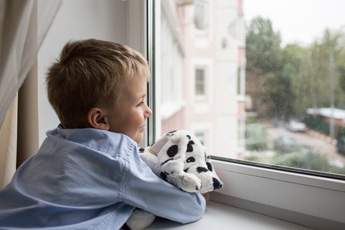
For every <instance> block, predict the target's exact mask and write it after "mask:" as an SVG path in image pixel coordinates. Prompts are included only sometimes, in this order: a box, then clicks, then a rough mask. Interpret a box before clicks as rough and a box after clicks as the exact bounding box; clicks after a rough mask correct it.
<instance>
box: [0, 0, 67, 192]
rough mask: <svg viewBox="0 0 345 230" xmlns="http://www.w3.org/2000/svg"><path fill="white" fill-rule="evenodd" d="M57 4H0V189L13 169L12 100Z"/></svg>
mask: <svg viewBox="0 0 345 230" xmlns="http://www.w3.org/2000/svg"><path fill="white" fill-rule="evenodd" d="M60 4H61V0H0V127H1V131H0V132H1V135H0V138H1V140H0V144H1V148H0V188H1V187H2V185H3V184H6V183H7V182H8V178H10V177H12V174H13V169H15V167H16V160H15V159H16V154H17V153H16V149H17V148H16V146H17V143H16V137H17V122H16V119H17V106H16V104H17V103H16V99H14V98H15V96H16V94H17V92H18V89H19V88H20V87H21V85H22V84H23V82H24V80H25V78H26V76H27V74H28V72H29V70H30V68H31V66H32V65H33V63H34V62H35V61H36V59H37V53H38V50H39V48H40V46H41V44H42V42H43V39H44V37H45V35H46V34H47V32H48V29H49V28H50V26H51V24H52V22H53V20H54V17H55V15H56V13H57V11H58V9H59V6H60ZM12 102H13V104H12V107H11V109H10V110H9V108H10V106H11V103H12ZM7 111H9V112H7ZM6 113H7V117H6V124H5V122H4V119H5V116H6ZM2 126H3V127H2Z"/></svg>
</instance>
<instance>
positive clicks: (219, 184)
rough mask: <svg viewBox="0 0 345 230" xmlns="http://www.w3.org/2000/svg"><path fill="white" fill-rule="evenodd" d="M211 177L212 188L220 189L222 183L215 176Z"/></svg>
mask: <svg viewBox="0 0 345 230" xmlns="http://www.w3.org/2000/svg"><path fill="white" fill-rule="evenodd" d="M212 179H213V188H214V189H221V188H222V187H223V184H222V183H221V182H220V181H219V180H218V179H217V178H215V177H213V178H212Z"/></svg>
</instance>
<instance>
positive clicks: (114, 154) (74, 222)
mask: <svg viewBox="0 0 345 230" xmlns="http://www.w3.org/2000/svg"><path fill="white" fill-rule="evenodd" d="M149 78H150V73H149V67H148V65H147V62H146V60H145V59H144V58H143V57H142V56H141V54H140V53H138V52H136V51H134V50H132V49H131V48H129V47H127V46H124V45H119V44H116V43H114V42H107V41H100V40H93V39H92V40H82V41H76V42H69V43H67V44H66V45H65V47H64V48H63V50H62V53H61V56H60V59H59V60H57V61H56V63H54V64H53V65H52V66H51V68H50V69H49V71H48V76H47V85H48V98H49V101H50V103H51V105H52V106H53V108H54V110H55V111H56V113H57V115H58V117H59V119H60V122H61V124H60V125H59V126H58V128H56V129H54V130H51V131H48V132H47V138H46V139H45V141H44V142H43V144H42V146H41V148H40V149H39V151H38V153H37V154H36V155H34V156H32V157H31V158H30V159H28V160H27V161H26V162H25V163H23V165H21V167H20V168H19V169H18V170H17V172H16V174H15V175H14V177H13V179H12V182H11V183H10V184H9V185H8V186H7V187H6V188H5V189H4V190H2V191H1V192H0V229H16V228H35V229H41V228H49V229H102V230H105V229H120V228H121V226H122V225H123V224H124V223H125V222H126V220H127V219H128V218H129V217H130V215H131V213H132V212H133V210H134V209H135V208H136V207H138V208H141V209H144V210H146V211H149V212H151V213H153V214H155V215H157V216H161V217H163V218H167V219H170V220H174V221H177V222H180V223H188V222H193V221H196V220H198V219H199V218H201V216H202V215H203V213H204V211H205V199H204V198H203V196H202V195H201V194H193V193H186V192H183V191H181V190H180V189H178V188H176V187H174V186H173V185H170V184H168V183H166V182H165V181H163V180H161V179H159V178H158V177H157V176H156V175H155V174H153V172H152V171H151V170H150V168H149V167H148V166H147V165H146V164H145V163H144V162H143V161H141V160H140V157H139V155H138V146H137V144H138V143H139V142H140V141H141V140H142V138H143V132H144V130H145V126H146V123H145V122H146V119H147V118H148V117H149V116H151V114H152V112H151V110H150V108H149V107H148V106H147V105H146V103H145V96H146V84H147V82H148V80H149Z"/></svg>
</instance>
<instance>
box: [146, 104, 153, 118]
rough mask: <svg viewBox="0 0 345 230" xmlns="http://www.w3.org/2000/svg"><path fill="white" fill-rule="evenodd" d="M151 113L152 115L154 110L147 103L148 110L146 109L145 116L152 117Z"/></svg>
mask: <svg viewBox="0 0 345 230" xmlns="http://www.w3.org/2000/svg"><path fill="white" fill-rule="evenodd" d="M151 115H152V110H151V109H150V107H148V106H147V105H146V110H145V116H146V118H148V117H151Z"/></svg>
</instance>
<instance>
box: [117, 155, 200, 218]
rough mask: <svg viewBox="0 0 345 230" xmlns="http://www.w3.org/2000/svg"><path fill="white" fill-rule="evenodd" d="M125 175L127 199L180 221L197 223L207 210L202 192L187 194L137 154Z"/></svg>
mask: <svg viewBox="0 0 345 230" xmlns="http://www.w3.org/2000/svg"><path fill="white" fill-rule="evenodd" d="M130 158H131V160H130V162H129V163H130V167H128V172H126V174H125V175H126V176H125V178H124V180H125V181H124V188H123V198H124V202H126V203H128V204H130V205H132V206H135V207H138V208H141V209H144V210H146V211H148V212H151V213H153V214H155V215H156V216H160V217H163V218H167V219H170V220H173V221H177V222H180V223H189V222H194V221H196V220H198V219H200V218H201V217H202V215H203V214H204V212H205V206H206V201H205V198H204V197H203V196H202V195H201V194H199V193H187V192H184V191H182V190H180V189H179V188H177V187H175V186H173V185H171V184H169V183H167V182H165V181H163V180H162V179H160V178H159V177H157V176H156V175H155V174H154V173H153V172H152V171H151V169H150V168H149V167H148V166H147V165H146V164H145V163H144V162H143V161H141V160H140V158H139V156H137V155H136V154H133V156H131V157H130Z"/></svg>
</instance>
